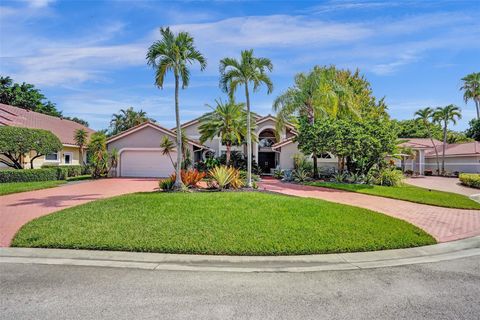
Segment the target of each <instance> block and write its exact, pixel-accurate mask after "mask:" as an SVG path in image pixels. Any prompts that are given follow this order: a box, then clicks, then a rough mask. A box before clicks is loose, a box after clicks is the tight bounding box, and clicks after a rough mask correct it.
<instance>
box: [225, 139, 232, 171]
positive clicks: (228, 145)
mask: <svg viewBox="0 0 480 320" xmlns="http://www.w3.org/2000/svg"><path fill="white" fill-rule="evenodd" d="M230 148H231V146H230V143H227V161H226V163H225V164H226V165H227V166H228V165H229V164H230V153H231V151H230Z"/></svg>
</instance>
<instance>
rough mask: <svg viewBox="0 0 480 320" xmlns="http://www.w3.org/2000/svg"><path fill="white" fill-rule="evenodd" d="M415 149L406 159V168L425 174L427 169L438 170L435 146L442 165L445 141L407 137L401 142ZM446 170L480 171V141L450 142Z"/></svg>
mask: <svg viewBox="0 0 480 320" xmlns="http://www.w3.org/2000/svg"><path fill="white" fill-rule="evenodd" d="M400 146H403V147H409V148H411V149H412V150H413V152H414V154H415V155H414V156H413V157H409V158H407V159H406V160H405V168H406V169H409V170H412V171H414V172H418V173H419V174H421V175H423V174H424V172H425V170H432V171H433V172H435V170H437V160H436V154H435V148H436V149H437V152H438V155H439V162H440V166H441V161H442V151H443V149H442V148H443V143H442V142H440V141H438V140H436V139H433V143H432V141H431V140H430V139H420V138H407V139H405V141H404V142H402V143H401V144H400ZM445 171H447V172H467V173H480V142H478V141H474V142H466V143H450V144H447V145H446V148H445Z"/></svg>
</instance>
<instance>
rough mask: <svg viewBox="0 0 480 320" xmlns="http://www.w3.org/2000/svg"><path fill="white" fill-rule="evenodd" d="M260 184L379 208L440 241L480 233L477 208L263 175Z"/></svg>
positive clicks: (375, 209) (286, 192) (293, 192)
mask: <svg viewBox="0 0 480 320" xmlns="http://www.w3.org/2000/svg"><path fill="white" fill-rule="evenodd" d="M259 188H261V189H264V190H269V191H273V192H278V193H283V194H288V195H294V196H299V197H307V198H317V199H323V200H327V201H332V202H337V203H342V204H347V205H352V206H356V207H361V208H366V209H370V210H373V211H377V212H381V213H384V214H386V215H389V216H392V217H395V218H399V219H402V220H405V221H408V222H410V223H412V224H414V225H416V226H418V227H420V228H422V229H423V230H425V231H426V232H428V233H430V234H431V235H432V236H434V237H435V239H437V241H439V242H446V241H453V240H458V239H463V238H468V237H473V236H478V235H480V210H463V209H450V208H441V207H435V206H429V205H423V204H418V203H413V202H408V201H402V200H395V199H388V198H382V197H376V196H370V195H365V194H361V193H354V192H348V191H343V190H335V189H328V188H320V187H311V186H304V185H298V184H293V183H283V182H281V181H279V180H274V179H264V180H262V182H260V183H259Z"/></svg>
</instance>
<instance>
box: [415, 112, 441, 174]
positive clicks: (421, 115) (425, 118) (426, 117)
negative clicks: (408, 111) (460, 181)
mask: <svg viewBox="0 0 480 320" xmlns="http://www.w3.org/2000/svg"><path fill="white" fill-rule="evenodd" d="M434 113H435V111H434V110H433V109H432V108H424V109H420V110H417V111H416V112H415V114H414V116H415V120H420V121H422V123H423V125H424V126H425V129H427V133H428V137H429V138H430V141H431V142H432V146H433V149H434V150H435V157H436V159H437V172H438V174H440V160H439V159H438V150H437V146H436V145H435V142H434V141H433V135H432V130H431V125H432V124H431V122H430V119H432V117H433V114H434Z"/></svg>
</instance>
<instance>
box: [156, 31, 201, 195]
mask: <svg viewBox="0 0 480 320" xmlns="http://www.w3.org/2000/svg"><path fill="white" fill-rule="evenodd" d="M160 34H161V36H162V39H161V40H158V41H155V42H154V43H153V44H152V45H151V46H150V48H149V49H148V52H147V63H148V65H150V66H152V67H153V68H154V69H155V84H156V86H157V87H159V88H160V89H163V84H164V79H165V76H166V74H167V73H168V72H173V75H174V77H175V121H176V128H177V130H176V133H177V150H182V131H181V125H180V107H179V97H178V95H179V92H178V91H179V87H180V81H181V82H182V89H185V88H186V87H188V84H189V82H190V70H189V65H191V64H193V63H194V62H198V63H199V64H200V69H201V70H202V71H203V70H204V69H205V68H206V66H207V61H206V59H205V58H204V57H203V55H202V54H201V53H200V51H198V50H197V49H196V48H195V44H194V40H193V38H192V36H190V34H189V33H187V32H179V33H178V34H177V35H175V34H174V33H173V32H172V31H171V30H170V28H168V27H167V28H160ZM181 165H182V153H181V152H177V163H176V167H175V172H176V180H175V188H176V189H181V188H182V180H181V177H180V170H181Z"/></svg>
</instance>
